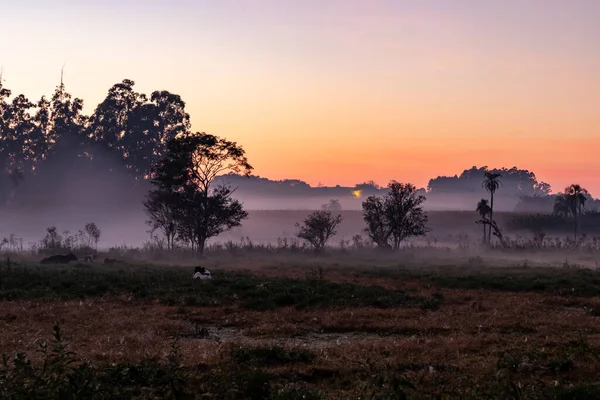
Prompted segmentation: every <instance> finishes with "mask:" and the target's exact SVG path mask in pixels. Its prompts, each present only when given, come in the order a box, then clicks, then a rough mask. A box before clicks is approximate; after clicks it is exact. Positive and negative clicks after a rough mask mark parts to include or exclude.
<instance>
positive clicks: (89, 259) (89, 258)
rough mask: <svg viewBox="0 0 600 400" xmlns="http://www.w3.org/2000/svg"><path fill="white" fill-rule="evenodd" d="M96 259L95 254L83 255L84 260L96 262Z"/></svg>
mask: <svg viewBox="0 0 600 400" xmlns="http://www.w3.org/2000/svg"><path fill="white" fill-rule="evenodd" d="M95 259H96V257H94V255H93V254H86V255H85V257H83V261H84V262H94V260H95Z"/></svg>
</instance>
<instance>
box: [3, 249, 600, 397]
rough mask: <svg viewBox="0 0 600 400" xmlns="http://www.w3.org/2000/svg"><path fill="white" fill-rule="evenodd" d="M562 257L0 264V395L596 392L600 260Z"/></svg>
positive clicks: (369, 255) (414, 255)
mask: <svg viewBox="0 0 600 400" xmlns="http://www.w3.org/2000/svg"><path fill="white" fill-rule="evenodd" d="M564 254H566V253H564ZM564 254H562V261H559V259H558V258H557V259H556V261H548V260H549V259H546V260H545V261H544V262H543V263H542V262H534V261H531V260H534V259H535V255H532V254H523V253H518V254H517V255H514V254H513V255H512V256H511V257H508V255H507V253H504V252H493V251H488V252H480V253H479V254H478V255H473V254H467V253H465V252H462V251H455V250H452V251H451V250H441V249H437V250H436V249H407V250H403V251H401V252H399V253H395V254H386V255H382V254H379V253H377V252H375V251H371V250H363V251H358V250H353V251H346V252H344V251H330V252H329V253H327V254H324V255H321V256H316V255H313V254H310V253H307V252H295V253H294V252H290V251H288V252H285V253H283V252H273V253H265V252H251V251H247V252H239V253H236V252H225V251H224V252H221V253H218V252H214V253H213V254H211V255H210V256H209V257H208V259H206V260H205V261H204V262H203V265H206V266H208V267H209V268H210V269H211V271H212V272H213V275H214V279H213V280H210V281H193V280H192V279H191V275H192V274H191V272H192V271H191V269H190V267H189V266H188V267H184V266H179V265H177V264H190V265H191V261H189V260H188V262H187V263H184V262H182V263H176V262H173V263H171V265H167V264H165V263H162V264H161V263H156V262H154V263H152V264H149V263H143V262H127V263H123V264H120V265H118V266H110V267H109V266H105V265H102V264H92V265H85V264H77V265H67V266H39V265H37V264H36V263H34V262H32V261H20V262H15V261H14V259H5V260H4V261H3V262H2V264H1V267H0V268H1V271H0V301H1V307H0V332H1V334H0V353H3V354H5V355H6V358H5V360H4V363H5V364H4V366H3V367H1V368H0V398H13V399H17V398H27V399H33V398H59V396H62V397H60V398H80V399H83V398H85V399H88V398H90V399H95V398H139V399H148V398H157V399H158V398H178V399H364V398H368V399H402V398H410V399H438V398H448V399H458V398H460V399H482V398H486V399H488V398H489V399H495V398H498V399H500V398H503V399H505V398H509V399H592V398H594V399H595V398H598V397H599V396H600V382H599V380H598V377H599V376H600V359H599V357H600V324H599V322H600V320H599V318H600V271H598V270H596V269H595V268H584V267H582V266H581V265H575V261H574V260H577V257H578V256H577V254H575V253H572V254H568V257H569V259H570V260H571V261H566V260H565V259H564V258H565V255H564ZM538 256H539V254H538ZM518 257H520V260H521V261H517V258H518ZM581 257H583V258H582V259H585V260H588V261H590V260H592V259H594V258H595V257H596V256H595V255H593V254H592V255H589V254H584V255H581ZM18 260H19V258H18V257H17V261H18ZM23 260H25V258H24V259H23ZM526 260H527V261H526ZM44 343H47V347H46V350H45V351H46V353H43V352H39V350H40V348H41V346H42V345H43V344H44ZM65 343H68V346H67V347H66V348H65V347H64V345H65ZM19 352H23V354H19V355H17V353H19ZM70 352H72V353H70ZM27 360H29V361H27ZM28 362H30V364H29V363H28Z"/></svg>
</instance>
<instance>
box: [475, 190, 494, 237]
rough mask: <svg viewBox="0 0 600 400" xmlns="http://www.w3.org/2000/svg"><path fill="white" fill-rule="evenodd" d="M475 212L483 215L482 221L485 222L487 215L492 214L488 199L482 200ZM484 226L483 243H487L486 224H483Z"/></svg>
mask: <svg viewBox="0 0 600 400" xmlns="http://www.w3.org/2000/svg"><path fill="white" fill-rule="evenodd" d="M475 211H477V212H478V213H479V215H481V220H482V221H484V222H485V217H487V215H488V214H489V213H490V211H491V207H490V205H489V204H488V201H487V200H486V199H481V200H480V201H479V203H477V208H476V209H475ZM482 225H483V243H486V242H487V239H486V236H487V235H486V233H485V223H483V224H482Z"/></svg>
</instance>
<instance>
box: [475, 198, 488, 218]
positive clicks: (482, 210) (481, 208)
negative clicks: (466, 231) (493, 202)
mask: <svg viewBox="0 0 600 400" xmlns="http://www.w3.org/2000/svg"><path fill="white" fill-rule="evenodd" d="M475 211H477V212H478V213H479V215H481V218H485V217H487V216H488V215H489V213H490V211H491V208H490V205H489V202H488V201H487V200H486V199H481V200H480V201H479V203H477V208H476V209H475Z"/></svg>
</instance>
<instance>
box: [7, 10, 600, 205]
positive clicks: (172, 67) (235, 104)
mask: <svg viewBox="0 0 600 400" xmlns="http://www.w3.org/2000/svg"><path fill="white" fill-rule="evenodd" d="M17 3H21V4H17ZM82 3H84V4H82ZM2 12H3V15H4V17H3V27H4V32H5V33H11V34H9V35H7V34H3V35H1V36H0V64H2V65H3V66H4V77H5V80H6V81H5V85H6V86H7V87H8V88H10V89H12V90H13V91H16V92H19V93H21V92H23V93H25V94H26V95H28V96H30V97H31V98H36V97H39V96H41V95H42V94H49V93H51V92H52V90H53V88H54V86H55V85H56V84H57V83H58V77H59V74H60V68H61V66H62V65H63V63H65V62H66V68H65V81H66V84H67V88H68V89H69V90H70V91H71V92H72V93H73V94H75V95H77V96H79V97H81V98H83V99H84V100H85V102H86V111H88V112H91V111H92V110H93V107H94V106H95V105H96V104H97V103H98V102H99V101H101V99H102V98H103V96H105V94H106V92H107V90H108V88H109V87H110V86H111V85H112V84H114V83H116V82H118V81H121V80H122V79H124V78H128V79H133V80H134V81H136V86H137V88H138V90H140V91H144V92H146V93H149V92H151V91H152V90H156V89H165V90H169V91H172V92H175V93H178V94H180V95H181V96H182V97H183V98H184V100H185V101H186V102H187V107H188V110H189V112H190V114H191V116H192V124H193V128H194V129H195V130H199V131H206V132H210V133H213V134H216V135H219V136H225V137H227V138H229V139H232V140H236V141H238V142H239V143H241V144H242V145H243V146H244V147H245V148H246V150H247V153H248V156H249V158H250V161H251V163H252V164H253V165H254V167H255V173H256V174H258V175H261V176H265V177H269V178H272V179H281V178H298V179H303V180H306V181H308V182H309V183H311V184H315V185H316V184H317V183H318V182H322V183H323V184H326V185H330V184H343V185H353V184H355V183H359V182H362V181H366V180H370V179H373V180H375V181H376V182H378V183H380V184H385V183H387V182H388V181H389V180H390V179H396V180H400V181H410V182H413V183H415V184H417V185H418V186H425V185H426V184H427V181H428V179H429V178H431V177H435V176H437V175H440V174H444V175H453V174H455V173H460V172H461V171H462V170H463V169H465V168H470V167H471V166H473V165H477V166H481V165H488V166H490V167H503V166H505V167H512V166H514V165H516V166H518V167H520V168H526V169H529V170H531V171H534V172H535V173H536V175H537V176H538V178H539V179H541V180H545V181H547V182H549V183H550V184H552V186H553V188H554V189H555V190H561V189H562V188H563V187H564V186H565V185H567V184H569V183H572V182H579V183H580V184H582V185H584V186H585V187H587V188H588V189H590V190H591V191H592V193H593V194H595V195H596V196H600V195H599V194H598V193H600V174H599V173H598V171H599V170H600V158H598V157H597V156H596V153H597V152H598V150H599V149H600V129H599V128H600V113H599V112H598V107H599V105H600V74H599V73H598V71H600V25H599V24H598V20H599V19H600V1H596V0H572V1H568V2H567V1H562V0H544V1H541V0H512V1H511V0H504V1H501V0H488V1H485V2H482V1H476V0H453V1H450V0H419V1H409V0H373V1H367V0H364V1H359V0H350V1H348V0H346V1H343V0H339V1H335V0H323V1H317V0H305V1H304V0H285V1H284V0H281V1H279V0H277V1H276V0H262V1H261V0H218V1H209V0H197V1H192V0H176V1H169V2H167V1H144V2H142V1H134V0H122V1H116V0H106V1H100V0H97V1H87V2H77V1H74V0H71V1H66V0H65V1H58V0H43V1H42V0H31V1H27V2H11V4H10V5H7V6H4V7H3V10H2ZM6 24H8V25H6ZM17 32H18V35H17V34H16V33H17ZM12 33H15V34H14V35H12Z"/></svg>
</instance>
